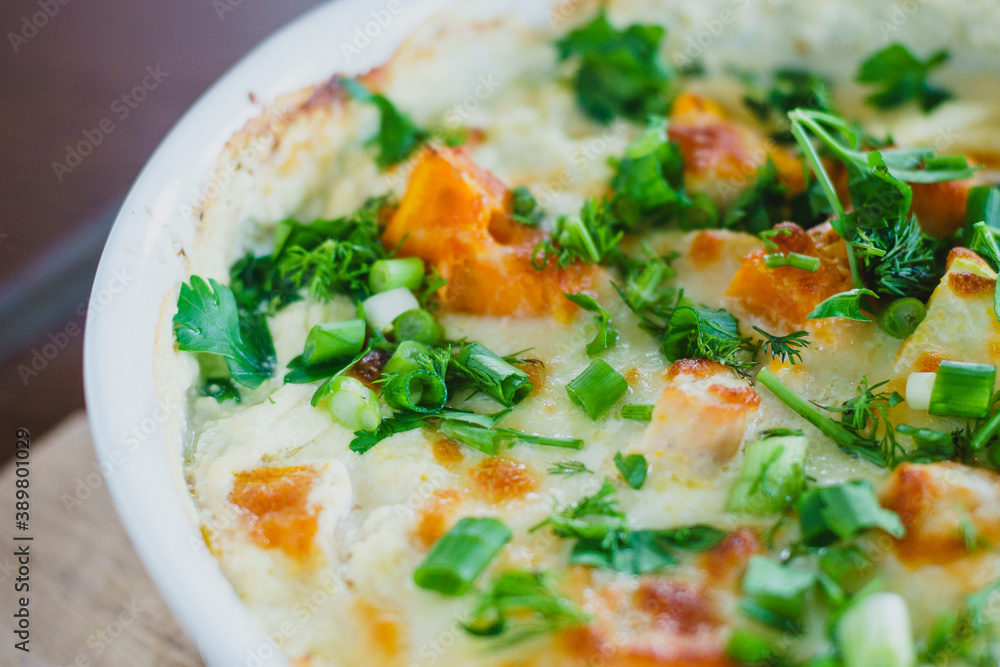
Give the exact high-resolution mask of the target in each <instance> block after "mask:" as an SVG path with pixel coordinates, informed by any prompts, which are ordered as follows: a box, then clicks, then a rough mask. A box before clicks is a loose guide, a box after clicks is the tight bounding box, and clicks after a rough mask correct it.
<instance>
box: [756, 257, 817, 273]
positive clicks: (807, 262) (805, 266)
mask: <svg viewBox="0 0 1000 667" xmlns="http://www.w3.org/2000/svg"><path fill="white" fill-rule="evenodd" d="M819 265H820V261H819V257H813V256H812V255H803V254H801V253H798V252H789V253H783V252H777V253H772V254H770V255H764V266H766V267H767V268H769V269H776V268H778V267H779V266H790V267H792V268H793V269H802V270H803V271H809V272H810V273H816V272H817V271H819Z"/></svg>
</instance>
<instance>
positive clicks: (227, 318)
mask: <svg viewBox="0 0 1000 667" xmlns="http://www.w3.org/2000/svg"><path fill="white" fill-rule="evenodd" d="M174 334H175V335H176V337H177V347H178V349H181V350H184V351H187V352H207V353H210V354H218V355H220V356H222V357H224V358H225V360H226V366H227V367H228V368H229V372H230V373H231V374H232V376H233V379H234V380H235V381H236V382H239V383H240V384H242V385H243V386H245V387H250V388H251V389H256V388H257V387H259V386H260V385H261V383H262V382H264V380H266V379H267V378H269V377H271V374H272V373H273V372H274V366H275V356H274V344H273V343H272V342H271V333H270V331H269V330H268V328H267V320H265V319H264V318H263V317H240V314H239V310H238V309H237V306H236V298H235V297H234V296H233V292H232V290H230V289H229V288H228V287H226V286H224V285H220V284H219V283H217V282H216V281H215V280H214V279H212V278H209V279H208V282H207V283H206V282H205V279H204V278H202V277H200V276H191V278H190V282H189V283H182V284H181V291H180V295H179V296H178V298H177V314H176V315H174Z"/></svg>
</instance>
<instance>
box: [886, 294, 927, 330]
mask: <svg viewBox="0 0 1000 667" xmlns="http://www.w3.org/2000/svg"><path fill="white" fill-rule="evenodd" d="M925 317H927V308H926V307H925V306H924V304H923V302H922V301H920V300H919V299H913V298H907V299H896V300H895V301H893V302H892V303H891V304H889V307H888V308H886V309H885V310H884V311H883V312H882V314H881V315H880V316H879V318H878V325H879V327H881V329H882V331H884V332H886V333H887V334H889V335H890V336H892V337H893V338H899V339H900V340H903V339H905V338H908V337H909V336H910V335H911V334H912V333H913V332H914V331H916V330H917V326H918V325H919V324H920V323H921V322H923V321H924V318H925Z"/></svg>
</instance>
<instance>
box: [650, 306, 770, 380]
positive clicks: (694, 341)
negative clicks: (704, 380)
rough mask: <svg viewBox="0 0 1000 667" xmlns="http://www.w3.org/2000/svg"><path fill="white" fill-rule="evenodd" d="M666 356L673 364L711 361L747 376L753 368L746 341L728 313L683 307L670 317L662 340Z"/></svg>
mask: <svg viewBox="0 0 1000 667" xmlns="http://www.w3.org/2000/svg"><path fill="white" fill-rule="evenodd" d="M663 353H664V354H665V355H666V357H667V359H669V360H670V361H677V360H678V359H708V360H710V361H716V362H718V363H720V364H725V365H727V366H730V367H732V368H733V369H734V370H736V372H738V373H740V374H746V373H747V372H749V370H750V368H751V367H752V366H753V360H752V359H751V355H750V354H749V353H748V350H747V339H745V338H743V337H742V336H740V334H739V328H738V325H737V323H736V318H735V317H733V316H732V314H730V313H729V312H728V311H726V310H723V309H719V310H712V309H709V308H694V307H691V306H682V307H680V308H677V309H676V310H674V312H673V315H671V317H670V329H669V331H668V332H667V335H666V337H665V338H664V339H663Z"/></svg>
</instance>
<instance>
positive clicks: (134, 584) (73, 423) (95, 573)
mask: <svg viewBox="0 0 1000 667" xmlns="http://www.w3.org/2000/svg"><path fill="white" fill-rule="evenodd" d="M33 435H34V434H33ZM4 437H7V438H10V439H11V440H12V441H13V440H14V439H15V435H14V434H13V433H11V434H4ZM30 451H31V458H30V468H31V476H30V487H29V488H30V493H31V498H30V502H31V511H30V523H29V530H28V531H26V532H23V533H22V532H20V531H17V530H16V528H15V525H14V522H15V516H14V511H15V507H14V506H13V503H14V490H15V483H14V482H15V479H16V478H15V474H14V468H13V466H12V465H8V466H7V467H5V468H4V470H3V472H2V473H0V490H2V491H0V526H2V530H0V540H2V541H3V543H4V544H3V546H2V547H0V617H2V618H3V619H4V620H3V622H2V623H0V627H2V630H3V633H2V637H3V639H2V646H0V665H25V666H29V665H30V666H34V665H45V666H58V667H63V666H69V665H73V666H74V667H76V666H79V667H88V666H91V665H102V666H103V665H108V666H110V667H117V666H119V665H121V666H122V667H126V666H127V667H138V666H142V667H145V666H156V667H159V666H161V665H162V666H164V667H191V666H194V665H203V664H204V663H203V662H202V660H201V658H200V657H199V655H198V652H197V650H196V649H195V648H194V645H193V644H192V643H191V640H190V639H188V638H187V637H186V636H185V634H184V633H183V632H182V631H181V629H180V627H179V626H178V625H177V621H176V620H175V619H174V617H173V615H172V614H171V612H170V610H169V609H168V608H167V606H166V604H165V603H164V602H163V600H162V598H161V597H160V595H159V594H158V593H157V591H156V588H155V587H154V586H153V583H152V581H150V579H149V576H148V575H147V574H146V571H145V569H144V568H143V566H142V563H141V562H140V561H139V557H138V556H137V555H136V553H135V551H134V550H133V549H132V544H131V543H130V542H129V539H128V537H127V536H126V534H125V530H124V528H122V525H121V523H120V522H119V521H118V515H117V514H116V513H115V509H114V507H113V506H112V504H111V498H110V496H109V495H108V492H107V489H106V488H105V487H104V479H103V477H99V474H98V476H97V477H95V476H94V475H92V474H91V473H94V472H95V471H96V470H97V467H96V457H95V454H94V448H93V445H92V444H91V440H90V431H89V429H88V426H87V418H86V415H85V414H84V413H82V412H79V413H76V414H74V415H72V416H71V417H69V418H68V419H67V420H66V421H64V422H63V423H62V424H60V425H59V426H58V427H57V428H56V429H55V430H53V431H52V432H50V433H49V434H47V435H46V437H44V438H42V439H38V440H32V443H31V450H30ZM88 475H90V477H89V479H88ZM88 492H89V493H88ZM15 534H18V535H31V536H32V537H33V540H32V541H30V542H27V541H22V542H15V541H14V540H13V539H12V538H13V536H14V535H15ZM23 544H28V545H30V549H29V551H30V567H31V571H30V575H29V576H30V596H31V597H30V600H31V603H30V609H29V613H30V620H31V629H30V632H31V636H30V643H29V645H28V646H29V648H30V653H24V652H22V651H19V650H17V649H15V648H14V642H15V641H17V640H16V639H12V634H11V630H13V629H14V628H13V627H12V621H13V618H14V617H13V614H14V612H15V611H16V609H17V607H16V605H17V599H16V598H17V596H18V594H17V593H15V591H14V585H15V583H16V577H17V576H18V574H17V568H18V564H17V559H16V557H15V556H14V550H15V548H16V545H23Z"/></svg>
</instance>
